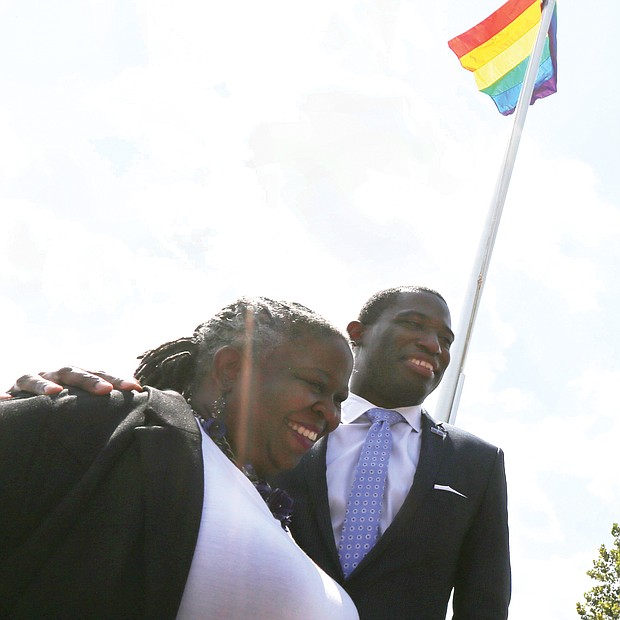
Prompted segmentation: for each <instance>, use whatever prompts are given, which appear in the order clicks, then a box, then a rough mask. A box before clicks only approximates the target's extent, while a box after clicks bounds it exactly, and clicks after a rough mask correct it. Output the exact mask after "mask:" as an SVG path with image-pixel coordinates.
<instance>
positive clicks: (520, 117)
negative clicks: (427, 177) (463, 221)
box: [434, 0, 555, 424]
mask: <svg viewBox="0 0 620 620" xmlns="http://www.w3.org/2000/svg"><path fill="white" fill-rule="evenodd" d="M554 8H555V0H543V7H542V14H541V19H540V27H539V30H538V35H537V37H536V41H535V43H534V49H533V50H532V53H531V55H530V61H529V63H528V66H527V71H526V72H525V78H524V80H523V88H522V89H521V94H520V96H519V100H518V102H517V106H516V108H515V119H514V124H513V127H512V133H511V135H510V140H509V141H508V147H507V149H506V153H505V155H504V160H503V163H502V166H501V168H500V174H499V176H498V179H497V183H496V186H495V192H494V194H493V199H492V200H491V204H490V206H489V211H488V213H487V220H486V223H485V226H484V228H483V234H482V235H481V237H480V243H479V246H478V254H477V256H476V260H475V261H474V267H473V269H472V274H471V278H470V282H469V286H468V289H467V293H466V296H465V299H464V303H463V308H462V311H461V321H460V325H459V328H458V329H457V331H456V340H455V341H454V344H453V345H452V349H451V351H452V361H451V363H450V365H449V366H448V369H447V370H446V374H445V375H444V378H443V381H442V383H441V387H440V392H439V397H438V400H437V407H436V408H435V416H434V417H435V418H436V419H437V421H440V422H450V424H453V423H454V421H455V420H456V413H457V409H458V405H459V400H460V397H461V392H462V389H463V383H464V381H465V374H464V372H463V369H464V367H465V359H466V357H467V351H468V349H469V343H470V340H471V336H472V333H473V330H474V323H475V320H476V315H477V313H478V306H479V304H480V298H481V296H482V290H483V288H484V283H485V280H486V275H487V271H488V269H489V263H490V262H491V254H492V253H493V246H494V244H495V237H496V236H497V229H498V227H499V222H500V219H501V216H502V210H503V208H504V202H505V200H506V194H507V193H508V185H509V184H510V177H511V176H512V170H513V168H514V163H515V159H516V157H517V149H518V148H519V142H520V141H521V134H522V133H523V126H524V124H525V117H526V115H527V111H528V108H529V103H530V100H531V98H532V93H533V91H534V84H535V81H536V75H537V73H538V66H539V64H540V57H541V55H542V51H543V47H544V44H545V39H546V37H547V32H548V31H549V25H550V23H551V18H552V16H553V9H554Z"/></svg>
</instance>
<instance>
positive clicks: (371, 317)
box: [357, 286, 448, 325]
mask: <svg viewBox="0 0 620 620" xmlns="http://www.w3.org/2000/svg"><path fill="white" fill-rule="evenodd" d="M401 293H431V295H436V296H437V297H439V299H441V301H443V303H444V304H446V306H447V305H448V303H447V302H446V300H445V299H444V298H443V297H442V296H441V295H440V294H439V293H438V292H437V291H435V290H433V289H432V288H428V287H426V286H396V287H393V288H386V289H385V290H383V291H379V292H378V293H375V294H374V295H373V296H372V297H370V299H369V300H368V301H367V302H366V303H365V304H364V305H363V306H362V309H361V310H360V313H359V316H358V317H357V318H358V321H360V323H363V324H364V325H372V324H373V323H375V322H376V321H377V320H378V319H379V317H380V316H381V314H382V313H383V311H384V310H386V309H387V308H389V307H390V306H391V305H392V304H393V303H395V302H396V300H397V299H398V297H399V296H400V295H401Z"/></svg>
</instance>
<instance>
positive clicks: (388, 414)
mask: <svg viewBox="0 0 620 620" xmlns="http://www.w3.org/2000/svg"><path fill="white" fill-rule="evenodd" d="M366 415H367V416H368V418H369V419H370V421H371V422H372V423H373V424H374V423H375V422H387V423H388V424H389V425H390V426H392V424H396V423H397V422H402V421H403V420H404V418H403V416H402V415H400V413H398V411H392V410H391V409H381V408H379V407H376V408H374V409H369V410H368V411H367V412H366Z"/></svg>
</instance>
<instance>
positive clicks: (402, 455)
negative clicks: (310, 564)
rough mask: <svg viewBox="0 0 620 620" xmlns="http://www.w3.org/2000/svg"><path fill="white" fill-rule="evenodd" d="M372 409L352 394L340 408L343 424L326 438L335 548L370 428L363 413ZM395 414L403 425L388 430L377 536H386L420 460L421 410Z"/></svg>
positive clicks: (328, 490)
mask: <svg viewBox="0 0 620 620" xmlns="http://www.w3.org/2000/svg"><path fill="white" fill-rule="evenodd" d="M373 407H376V405H373V404H372V403H370V402H368V401H367V400H365V399H364V398H361V397H360V396H357V394H351V395H350V396H349V398H348V399H347V400H346V401H345V402H344V403H343V405H342V418H341V419H342V423H341V424H340V426H339V427H338V428H337V429H336V430H335V431H333V432H332V433H331V434H330V435H329V438H328V441H327V455H326V464H327V492H328V497H329V511H330V513H331V518H332V528H333V530H334V538H335V540H336V545H338V543H339V542H340V534H341V533H342V523H343V521H344V515H345V511H346V509H347V501H348V499H349V492H350V490H351V485H352V484H353V476H354V474H355V467H356V466H357V462H358V460H359V457H360V453H361V451H362V446H363V445H364V442H365V440H366V434H367V432H368V429H369V428H370V420H369V419H368V418H367V417H366V416H365V415H364V413H365V412H366V411H368V410H369V409H372V408H373ZM394 411H398V413H400V414H401V415H402V416H403V417H404V418H405V422H399V423H398V424H394V425H393V426H392V427H391V428H392V453H391V455H390V461H389V464H388V474H387V482H386V487H385V495H384V497H383V505H382V507H381V518H380V523H379V534H382V533H383V532H385V530H386V529H387V528H388V526H389V525H390V523H392V521H393V520H394V517H395V516H396V513H397V512H398V511H399V510H400V508H401V506H402V505H403V502H404V501H405V498H406V497H407V494H408V493H409V490H410V489H411V484H412V483H413V476H414V474H415V471H416V468H417V466H418V461H419V460H420V447H421V441H420V438H421V432H420V431H421V428H422V426H421V425H422V407H420V406H419V405H416V406H413V407H398V408H397V409H394Z"/></svg>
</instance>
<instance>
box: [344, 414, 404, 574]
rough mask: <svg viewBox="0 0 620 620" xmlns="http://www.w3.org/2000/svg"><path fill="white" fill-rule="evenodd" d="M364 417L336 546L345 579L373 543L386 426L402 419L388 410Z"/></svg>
mask: <svg viewBox="0 0 620 620" xmlns="http://www.w3.org/2000/svg"><path fill="white" fill-rule="evenodd" d="M366 415H367V416H368V418H369V419H370V421H371V422H372V425H371V426H370V429H369V430H368V434H367V435H366V442H365V443H364V446H363V448H362V452H361V454H360V458H359V461H358V463H357V467H356V468H355V477H354V479H353V486H352V487H351V493H350V494H349V501H348V503H347V511H346V513H345V516H344V523H343V525H342V535H341V537H340V544H339V545H338V554H339V556H340V564H341V565H342V570H343V572H344V576H345V577H348V576H349V575H350V574H351V573H352V572H353V570H354V569H355V567H356V566H357V565H358V564H359V563H360V562H361V561H362V559H363V558H364V556H365V555H366V554H367V553H368V552H369V551H370V550H371V549H372V547H373V546H374V544H375V542H376V541H377V538H378V535H379V517H380V516H381V503H382V500H383V492H384V490H385V478H386V475H387V469H388V461H389V460H390V452H391V450H392V430H391V429H390V426H391V425H392V424H396V423H397V422H402V421H403V420H404V418H403V416H401V415H400V413H397V412H396V411H390V410H389V409H378V408H377V409H369V410H368V411H367V412H366Z"/></svg>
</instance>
